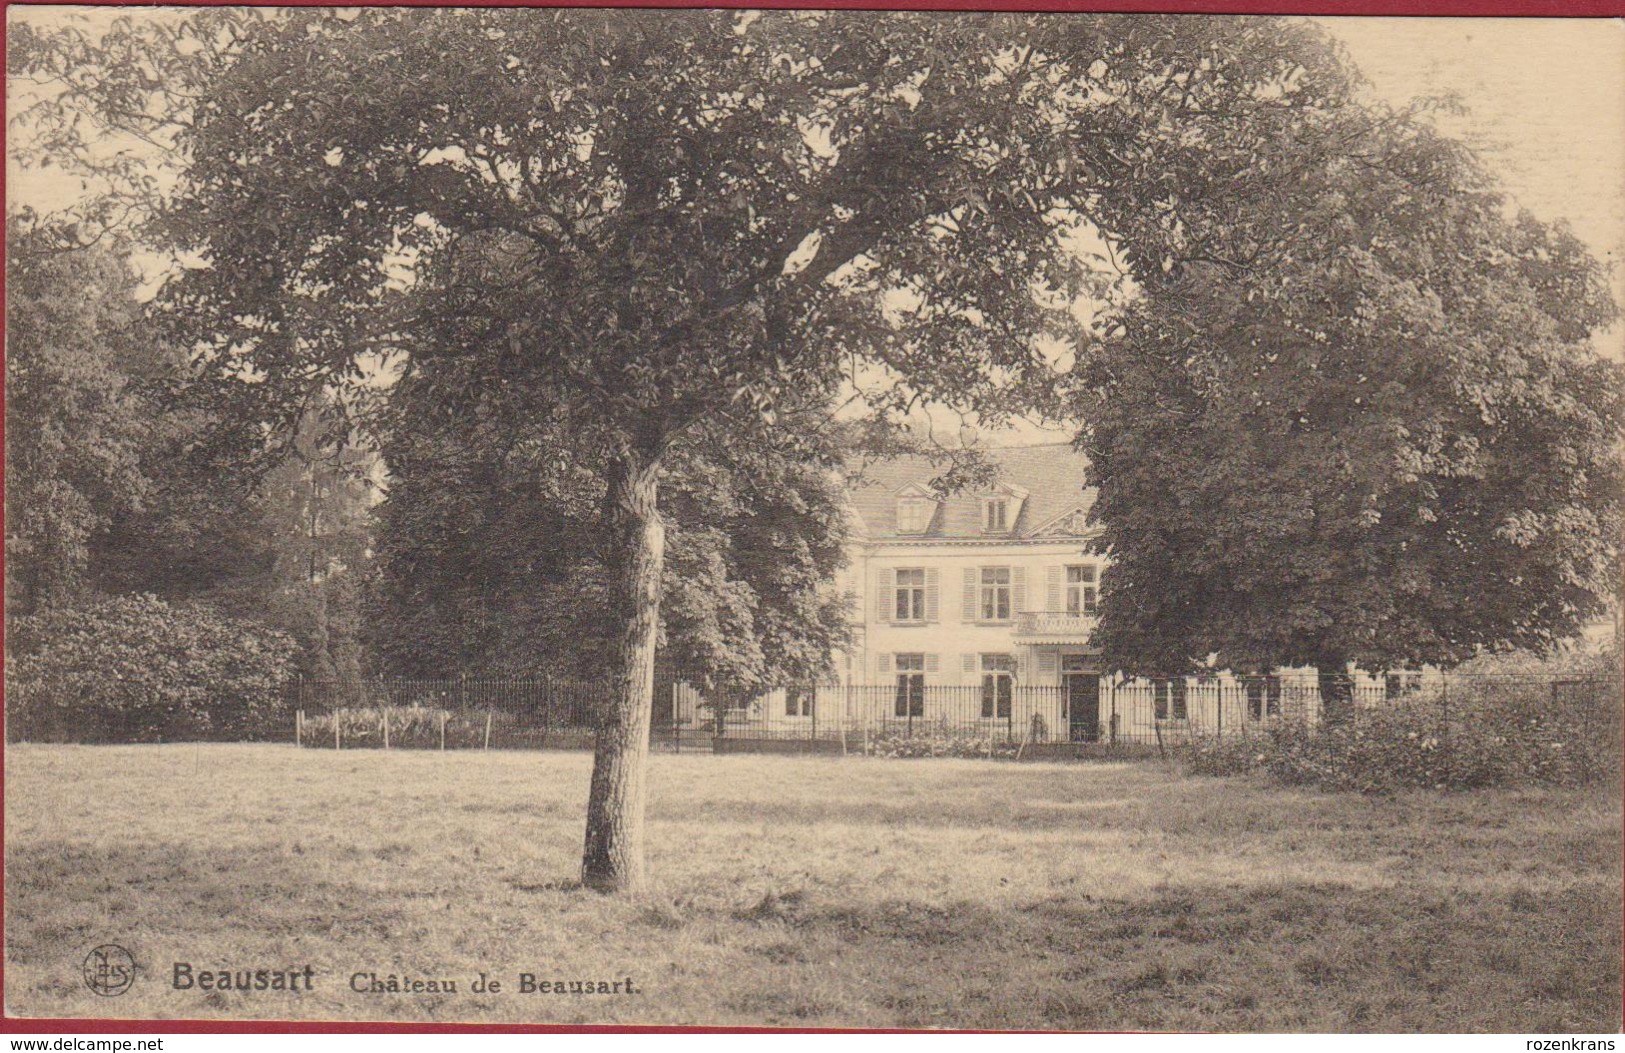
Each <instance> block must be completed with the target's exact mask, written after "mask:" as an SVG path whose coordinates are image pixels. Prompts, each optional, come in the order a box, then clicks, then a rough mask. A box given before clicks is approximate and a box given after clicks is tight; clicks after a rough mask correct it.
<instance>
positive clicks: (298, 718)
mask: <svg viewBox="0 0 1625 1053" xmlns="http://www.w3.org/2000/svg"><path fill="white" fill-rule="evenodd" d="M293 744H294V745H295V746H303V745H304V744H305V711H304V710H302V709H296V710H294V711H293Z"/></svg>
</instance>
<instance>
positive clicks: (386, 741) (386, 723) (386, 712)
mask: <svg viewBox="0 0 1625 1053" xmlns="http://www.w3.org/2000/svg"><path fill="white" fill-rule="evenodd" d="M384 749H386V750H387V749H389V710H387V709H386V710H384Z"/></svg>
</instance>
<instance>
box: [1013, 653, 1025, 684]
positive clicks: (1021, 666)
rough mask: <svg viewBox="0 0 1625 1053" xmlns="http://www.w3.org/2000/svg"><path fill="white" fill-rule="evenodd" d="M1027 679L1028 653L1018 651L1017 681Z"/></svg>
mask: <svg viewBox="0 0 1625 1053" xmlns="http://www.w3.org/2000/svg"><path fill="white" fill-rule="evenodd" d="M1026 678H1027V652H1025V651H1017V652H1016V679H1017V680H1025V679H1026Z"/></svg>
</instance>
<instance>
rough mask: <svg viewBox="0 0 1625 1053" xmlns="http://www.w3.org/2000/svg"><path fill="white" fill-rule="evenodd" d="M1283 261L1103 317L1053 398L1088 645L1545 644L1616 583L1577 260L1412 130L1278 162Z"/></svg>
mask: <svg viewBox="0 0 1625 1053" xmlns="http://www.w3.org/2000/svg"><path fill="white" fill-rule="evenodd" d="M1293 195H1294V197H1295V198H1296V199H1297V201H1298V203H1297V204H1296V205H1295V206H1294V207H1293V208H1292V210H1291V212H1290V215H1292V216H1294V217H1296V218H1297V220H1298V221H1299V222H1300V223H1303V224H1305V230H1306V232H1308V233H1309V234H1310V236H1309V237H1306V238H1302V239H1299V241H1298V242H1297V243H1296V245H1295V246H1294V247H1293V249H1292V251H1291V252H1290V253H1289V254H1287V255H1286V256H1284V257H1283V258H1282V260H1281V261H1280V263H1279V265H1277V266H1274V267H1271V268H1269V269H1255V268H1244V267H1235V266H1228V265H1224V264H1222V263H1219V262H1215V263H1214V264H1212V265H1209V266H1207V267H1203V268H1200V269H1192V270H1190V271H1188V272H1186V273H1185V274H1184V275H1182V276H1181V277H1180V278H1179V279H1178V280H1176V281H1171V282H1168V283H1165V284H1163V285H1160V286H1156V287H1152V288H1149V289H1147V290H1145V294H1144V295H1143V296H1141V297H1139V298H1137V299H1136V300H1135V301H1134V302H1133V303H1131V304H1128V305H1126V306H1125V307H1123V308H1122V309H1121V310H1118V311H1115V312H1111V313H1109V314H1107V315H1106V316H1105V317H1103V318H1102V319H1101V320H1100V321H1099V324H1098V326H1097V330H1096V332H1097V337H1098V339H1097V341H1096V342H1095V344H1094V345H1093V346H1092V347H1091V348H1090V349H1089V351H1088V352H1087V353H1086V354H1084V355H1082V356H1080V359H1079V367H1078V370H1077V374H1076V376H1075V378H1074V379H1075V403H1074V404H1075V406H1076V412H1077V415H1078V417H1079V419H1080V420H1081V421H1082V422H1083V423H1084V430H1083V432H1082V443H1083V447H1084V449H1085V450H1086V451H1087V452H1088V454H1089V456H1090V458H1091V460H1092V462H1093V465H1094V468H1095V471H1096V472H1097V474H1098V477H1099V480H1100V488H1101V489H1100V499H1099V501H1098V503H1097V504H1096V505H1095V508H1094V514H1095V516H1096V517H1097V518H1098V520H1099V521H1100V522H1101V523H1102V524H1103V528H1104V531H1105V541H1106V542H1107V544H1109V545H1110V546H1111V549H1112V551H1113V553H1114V565H1113V567H1112V569H1111V571H1110V573H1109V574H1108V576H1107V578H1106V580H1105V582H1104V589H1103V593H1104V594H1103V612H1102V618H1101V623H1100V627H1099V630H1098V632H1097V634H1096V637H1095V638H1096V640H1097V642H1099V643H1100V644H1101V645H1102V646H1103V647H1104V649H1105V651H1106V653H1107V655H1108V656H1109V657H1111V658H1112V659H1115V660H1116V661H1117V662H1119V663H1121V664H1122V665H1123V666H1124V667H1126V668H1129V669H1139V670H1143V671H1149V672H1158V673H1177V672H1183V671H1186V670H1188V669H1190V668H1192V667H1193V666H1203V665H1208V664H1210V663H1211V664H1215V665H1217V666H1219V667H1221V668H1222V667H1230V668H1237V669H1241V670H1245V671H1263V670H1268V669H1270V668H1273V667H1276V666H1282V665H1289V666H1290V665H1313V666H1317V667H1319V668H1320V669H1321V670H1322V671H1323V672H1325V671H1329V670H1330V671H1341V670H1343V669H1344V668H1345V667H1346V665H1347V663H1348V662H1350V661H1355V662H1359V663H1361V664H1362V665H1365V666H1366V667H1367V668H1378V669H1381V668H1390V667H1393V668H1404V667H1415V666H1417V665H1420V664H1422V663H1441V664H1453V663H1456V662H1459V661H1461V660H1463V659H1465V658H1468V657H1470V656H1472V655H1473V654H1475V653H1477V652H1479V651H1481V650H1485V649H1488V650H1491V651H1494V650H1502V649H1507V648H1511V647H1529V648H1535V649H1540V650H1544V649H1549V648H1550V647H1551V646H1553V645H1554V644H1556V643H1557V642H1558V641H1561V640H1564V639H1567V638H1570V637H1572V636H1574V635H1575V634H1576V633H1577V632H1578V631H1579V630H1580V628H1582V627H1583V626H1584V625H1585V624H1586V622H1587V621H1588V620H1589V619H1593V618H1595V617H1596V616H1597V615H1598V613H1600V612H1601V610H1602V609H1603V606H1604V604H1605V603H1606V602H1607V601H1608V600H1609V599H1610V598H1611V597H1613V596H1615V595H1617V593H1618V586H1619V569H1618V558H1619V540H1620V539H1619V529H1620V523H1619V521H1620V505H1619V501H1620V494H1621V485H1622V483H1625V478H1622V476H1621V470H1620V452H1621V447H1620V439H1621V430H1620V429H1621V426H1622V423H1621V422H1622V421H1625V394H1622V385H1621V373H1620V370H1619V368H1618V367H1617V366H1616V365H1615V364H1613V363H1610V362H1607V361H1606V360H1604V359H1602V358H1601V357H1599V356H1598V355H1597V354H1596V353H1595V350H1594V349H1593V347H1592V345H1591V342H1590V341H1591V338H1592V337H1593V335H1594V334H1595V333H1596V332H1597V331H1598V330H1599V329H1600V328H1602V327H1603V326H1605V325H1607V324H1608V323H1609V322H1610V321H1612V320H1613V319H1614V318H1615V316H1616V309H1615V305H1614V304H1613V303H1612V300H1611V298H1610V295H1609V293H1608V291H1607V287H1606V284H1605V280H1604V274H1603V272H1602V269H1601V268H1600V267H1599V265H1598V264H1597V262H1596V261H1595V260H1594V259H1592V258H1591V257H1590V256H1589V255H1588V254H1587V253H1586V252H1585V251H1584V249H1583V248H1582V247H1581V245H1580V243H1579V242H1578V241H1577V240H1576V239H1575V238H1574V236H1573V235H1572V234H1571V233H1569V232H1568V231H1566V230H1565V229H1563V228H1561V227H1551V226H1547V225H1545V224H1542V223H1539V222H1537V221H1536V220H1534V219H1533V218H1531V217H1530V216H1528V215H1527V214H1518V213H1513V212H1512V211H1511V210H1510V209H1509V207H1508V206H1507V204H1506V203H1505V202H1504V201H1503V200H1502V199H1501V198H1500V197H1499V196H1498V195H1496V194H1495V193H1494V192H1492V190H1491V189H1490V188H1489V187H1488V185H1487V181H1486V180H1485V178H1484V176H1483V174H1482V172H1481V170H1480V169H1479V168H1478V166H1477V165H1476V164H1475V162H1474V161H1473V159H1472V157H1471V156H1470V155H1469V154H1467V153H1466V152H1465V151H1464V150H1463V149H1462V148H1461V147H1460V146H1459V145H1458V144H1455V143H1452V142H1449V141H1447V140H1444V139H1441V138H1439V137H1437V136H1435V135H1432V134H1429V133H1428V132H1427V131H1425V130H1424V129H1423V128H1421V127H1419V126H1418V125H1416V124H1410V123H1406V124H1396V125H1393V126H1390V127H1388V128H1385V129H1383V130H1381V131H1380V132H1378V133H1376V134H1372V135H1369V136H1367V137H1365V138H1364V139H1363V140H1362V142H1361V143H1360V145H1359V149H1358V151H1356V152H1355V153H1353V154H1350V155H1348V156H1329V157H1320V158H1312V159H1308V161H1307V163H1304V164H1301V165H1300V166H1298V174H1297V175H1296V177H1295V179H1294V189H1293Z"/></svg>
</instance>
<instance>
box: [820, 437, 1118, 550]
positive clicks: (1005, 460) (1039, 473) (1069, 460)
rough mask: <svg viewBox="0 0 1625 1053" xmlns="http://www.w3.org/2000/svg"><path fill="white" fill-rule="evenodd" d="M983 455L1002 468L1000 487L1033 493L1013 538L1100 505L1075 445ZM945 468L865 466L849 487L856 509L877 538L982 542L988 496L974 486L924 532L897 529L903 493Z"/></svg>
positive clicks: (894, 461) (899, 462) (911, 460)
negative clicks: (984, 505) (1096, 502)
mask: <svg viewBox="0 0 1625 1053" xmlns="http://www.w3.org/2000/svg"><path fill="white" fill-rule="evenodd" d="M982 452H983V455H984V456H985V457H986V458H987V460H988V461H989V462H991V463H992V464H993V465H995V466H996V468H997V471H998V474H997V477H996V479H995V484H998V483H1005V484H1009V485H1011V486H1016V487H1020V488H1021V489H1023V490H1026V491H1027V499H1026V501H1025V502H1023V504H1022V508H1021V512H1020V515H1018V516H1017V518H1016V521H1015V522H1014V523H1013V524H1011V530H1010V533H1009V534H1008V535H999V536H1008V537H1014V538H1021V537H1034V536H1036V535H1037V534H1038V532H1039V531H1040V530H1042V528H1044V527H1045V526H1047V525H1049V524H1050V523H1051V522H1052V521H1054V520H1055V519H1056V518H1058V517H1060V516H1064V515H1066V514H1067V513H1068V512H1071V511H1073V510H1075V509H1080V508H1081V509H1083V510H1084V511H1085V512H1087V511H1088V510H1089V508H1090V507H1091V506H1092V505H1093V504H1094V503H1095V491H1094V488H1093V487H1086V486H1085V480H1086V479H1087V471H1088V467H1089V461H1088V459H1087V458H1086V457H1084V456H1083V454H1081V453H1079V452H1078V451H1077V450H1075V449H1073V448H1072V446H1071V444H1070V443H1049V444H1046V445H1043V446H1010V447H1003V448H989V449H986V450H984V451H982ZM943 470H944V469H943V468H942V467H941V466H939V465H934V464H932V463H931V461H930V460H928V459H927V458H925V457H913V456H909V457H894V458H889V459H887V460H884V461H876V462H874V463H872V464H869V465H867V466H865V467H864V469H863V471H862V474H861V476H860V477H859V478H858V479H856V480H855V481H852V482H849V483H848V485H847V496H848V499H849V500H850V501H851V502H852V508H853V510H854V511H855V512H856V513H857V515H858V518H859V519H860V520H861V521H862V523H863V526H864V529H865V531H866V532H867V534H868V536H869V537H871V538H893V537H908V538H916V537H926V538H981V537H986V536H987V535H986V534H984V533H983V532H982V497H983V496H984V495H985V494H986V493H987V488H985V487H971V488H969V489H965V490H960V491H957V492H955V493H952V494H949V495H947V496H946V497H945V498H944V499H943V500H942V501H941V503H940V504H939V506H938V508H937V514H936V517H935V518H934V519H932V521H931V525H930V527H929V528H928V529H927V530H926V531H925V533H923V534H899V533H898V531H897V494H898V491H900V490H902V489H903V488H904V487H906V486H908V485H909V484H910V483H916V484H918V485H920V486H930V484H931V480H932V479H934V478H936V477H937V476H939V475H941V474H942V472H943Z"/></svg>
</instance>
